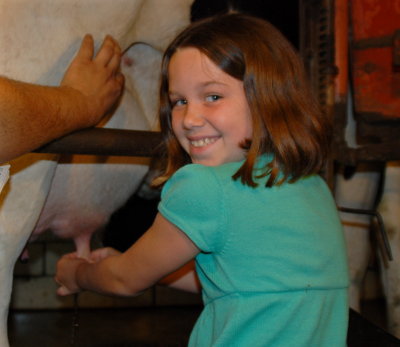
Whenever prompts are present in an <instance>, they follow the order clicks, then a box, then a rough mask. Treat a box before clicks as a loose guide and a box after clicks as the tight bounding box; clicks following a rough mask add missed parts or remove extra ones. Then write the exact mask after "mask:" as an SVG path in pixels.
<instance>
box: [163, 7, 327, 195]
mask: <svg viewBox="0 0 400 347" xmlns="http://www.w3.org/2000/svg"><path fill="white" fill-rule="evenodd" d="M183 47H194V48H197V49H198V50H199V51H201V52H202V53H203V54H205V55H206V56H207V57H208V58H209V59H211V61H213V62H214V63H215V64H216V65H217V66H218V67H220V68H221V69H222V70H223V71H224V72H225V73H227V74H229V75H230V76H232V77H234V78H236V79H238V80H240V81H243V86H244V92H245V95H246V98H247V101H248V103H249V107H250V110H251V114H252V120H253V135H252V138H251V140H250V141H247V142H246V143H243V144H241V145H242V146H243V148H245V149H246V151H247V155H246V159H245V161H244V164H243V165H242V166H241V167H240V168H239V170H238V171H237V172H236V173H235V174H234V175H233V178H234V179H240V180H241V182H242V183H243V184H247V185H249V186H253V187H254V186H256V185H257V184H256V182H255V175H254V172H253V168H254V165H255V163H256V160H257V157H258V156H259V155H260V154H263V153H271V154H272V155H273V156H272V158H273V159H272V161H271V162H270V163H268V164H267V166H266V167H265V168H264V170H263V172H262V173H261V175H259V176H257V177H264V176H267V175H269V178H268V180H267V183H266V186H267V187H270V186H273V185H279V184H281V183H283V182H285V181H288V182H290V183H292V182H295V181H296V180H298V179H299V178H300V177H303V176H307V175H310V174H313V173H318V172H320V171H321V169H323V166H324V164H325V160H326V158H327V156H328V153H329V148H330V140H331V134H332V124H331V122H330V120H329V119H327V117H325V116H324V115H323V114H322V113H321V111H320V109H319V106H318V104H317V102H316V101H315V99H314V97H313V96H312V95H311V90H310V87H309V85H308V83H307V79H306V75H305V72H304V68H303V64H302V61H301V60H300V58H299V56H298V55H297V53H296V52H295V50H294V49H293V47H292V46H291V44H290V43H289V42H288V41H287V40H286V39H285V38H284V37H283V35H282V34H281V33H280V32H279V31H278V30H277V29H276V28H274V27H273V26H272V25H271V24H270V23H268V22H266V21H265V20H262V19H258V18H254V17H250V16H247V15H243V14H226V15H221V16H216V17H211V18H207V19H204V20H201V21H199V22H195V23H193V24H192V25H190V26H189V27H188V28H186V29H185V30H184V31H183V32H182V33H180V34H179V35H178V36H177V37H176V39H175V40H174V41H173V42H172V43H171V44H170V45H169V47H168V48H167V50H166V52H165V54H164V58H163V62H162V70H161V71H162V76H161V87H160V126H161V132H162V134H163V139H164V146H165V147H166V148H165V153H166V158H165V160H166V163H165V167H164V172H163V174H162V176H160V177H159V178H158V179H156V181H155V184H156V185H160V184H162V183H164V182H165V181H166V180H168V179H169V177H171V175H172V174H173V173H174V172H176V171H177V170H178V169H179V168H180V167H182V166H184V165H186V164H188V163H190V162H191V160H190V157H189V156H188V154H187V153H186V152H185V151H184V149H183V148H182V147H181V146H180V144H179V142H178V141H177V139H176V137H175V135H174V133H173V131H172V126H171V102H170V100H169V97H168V88H169V85H168V65H169V62H170V60H171V57H172V55H173V54H174V53H175V52H176V51H177V50H178V49H179V48H183Z"/></svg>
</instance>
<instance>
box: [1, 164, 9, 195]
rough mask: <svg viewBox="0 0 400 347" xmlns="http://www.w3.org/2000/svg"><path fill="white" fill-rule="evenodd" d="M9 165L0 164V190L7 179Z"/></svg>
mask: <svg viewBox="0 0 400 347" xmlns="http://www.w3.org/2000/svg"><path fill="white" fill-rule="evenodd" d="M9 169H10V165H2V166H0V192H1V191H2V189H3V187H4V185H5V184H6V183H7V181H8V177H9Z"/></svg>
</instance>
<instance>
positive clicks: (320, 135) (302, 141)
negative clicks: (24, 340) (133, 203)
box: [56, 14, 348, 347]
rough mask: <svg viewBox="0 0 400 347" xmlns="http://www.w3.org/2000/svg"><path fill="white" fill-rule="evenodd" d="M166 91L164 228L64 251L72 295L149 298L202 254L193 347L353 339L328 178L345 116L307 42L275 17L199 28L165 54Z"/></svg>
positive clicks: (62, 276)
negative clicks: (302, 44)
mask: <svg viewBox="0 0 400 347" xmlns="http://www.w3.org/2000/svg"><path fill="white" fill-rule="evenodd" d="M160 96H161V105H160V121H161V128H162V133H163V135H164V140H165V146H166V165H165V171H164V173H163V175H162V176H161V177H159V178H158V179H157V180H156V181H155V184H158V185H163V190H162V196H161V202H160V204H159V213H158V215H157V217H156V219H155V221H154V224H153V225H152V227H151V228H150V229H149V230H148V231H147V232H146V233H145V234H144V235H143V237H142V238H140V239H139V240H138V241H137V242H136V243H135V244H134V245H133V246H132V247H131V248H130V249H129V250H127V251H126V252H125V253H122V254H119V253H118V252H116V251H112V250H110V249H101V250H98V251H95V252H93V255H92V258H91V259H90V260H85V259H78V258H76V256H75V255H74V254H70V255H67V256H64V257H63V258H61V260H60V261H59V263H58V268H57V274H56V280H57V282H58V283H59V284H60V286H61V287H60V289H59V290H58V293H59V294H60V295H67V294H71V293H76V292H79V291H81V290H93V291H97V292H100V293H104V294H116V295H126V296H128V295H137V294H139V293H140V292H142V291H143V290H145V289H146V288H148V287H150V286H152V285H154V284H156V283H157V282H158V281H159V280H160V279H162V278H163V277H165V276H166V275H168V274H170V273H172V272H174V271H175V270H177V269H179V268H180V267H182V266H183V265H185V264H187V263H188V262H190V261H191V260H192V259H195V263H196V272H197V275H198V278H199V280H200V282H201V286H202V293H203V299H204V310H203V312H202V314H201V315H200V317H199V319H198V321H197V323H196V325H195V327H194V330H193V332H192V334H191V337H190V342H189V344H190V345H191V346H199V347H203V346H253V347H254V346H306V347H310V346H318V347H322V346H329V347H331V346H335V347H337V346H345V344H346V332H347V315H348V306H347V285H348V277H347V266H346V255H345V246H344V239H343V235H342V228H341V224H340V221H339V218H338V215H337V212H336V207H335V203H334V201H333V199H332V197H331V194H330V192H329V189H328V188H327V186H326V184H325V183H324V181H323V180H322V179H321V178H320V177H319V176H318V172H319V171H320V170H321V169H322V168H323V166H324V163H325V160H326V158H327V156H328V150H329V146H330V135H331V124H330V121H329V120H328V119H326V117H325V116H324V115H322V114H321V113H320V112H319V109H318V106H317V104H316V102H315V101H314V99H313V98H312V96H311V95H310V91H309V88H308V86H307V84H306V82H305V74H304V71H303V68H302V64H301V61H300V59H299V58H298V56H297V55H296V53H295V52H294V50H293V48H292V47H291V46H290V44H289V43H288V42H287V41H286V40H285V39H284V37H283V36H282V35H281V34H280V33H279V32H278V31H277V30H276V29H275V28H274V27H272V26H271V25H270V24H269V23H267V22H265V21H263V20H261V19H256V18H252V17H248V16H245V15H240V14H229V15H223V16H218V17H213V18H210V19H206V20H203V21H200V22H197V23H194V24H192V25H191V26H190V27H189V28H187V29H186V30H184V31H183V32H182V33H181V34H180V35H179V36H178V37H177V38H176V39H175V40H174V41H173V42H172V43H171V45H170V46H169V48H168V49H167V51H166V53H165V56H164V60H163V65H162V83H161V92H160ZM191 283H192V284H193V286H194V285H195V281H192V282H191ZM189 284H190V283H189Z"/></svg>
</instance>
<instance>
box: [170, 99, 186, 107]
mask: <svg viewBox="0 0 400 347" xmlns="http://www.w3.org/2000/svg"><path fill="white" fill-rule="evenodd" d="M186 104H187V101H186V100H185V99H177V100H171V105H172V107H175V106H182V105H186Z"/></svg>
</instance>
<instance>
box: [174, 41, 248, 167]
mask: <svg viewBox="0 0 400 347" xmlns="http://www.w3.org/2000/svg"><path fill="white" fill-rule="evenodd" d="M168 75H169V97H170V100H171V105H172V129H173V131H174V133H175V136H176V137H177V139H178V141H179V143H180V144H181V146H182V147H183V148H184V150H185V151H186V152H187V153H188V154H189V156H190V157H191V159H192V162H193V163H197V164H203V165H206V166H217V165H221V164H223V163H228V162H233V161H240V160H242V159H244V158H245V151H244V149H243V148H241V146H240V144H242V143H244V141H245V140H246V139H251V137H252V119H251V114H250V109H249V106H248V103H247V99H246V96H245V93H244V89H243V82H242V81H240V80H238V79H236V78H233V77H232V76H230V75H228V74H227V73H225V72H224V71H222V70H221V69H220V68H219V67H218V66H216V65H215V64H214V63H213V62H212V61H211V60H210V59H209V58H208V57H207V56H206V55H205V54H203V53H201V52H200V51H199V50H198V49H197V48H192V47H186V48H181V49H179V50H178V51H177V52H176V53H175V54H174V55H173V56H172V58H171V61H170V64H169V68H168Z"/></svg>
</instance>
